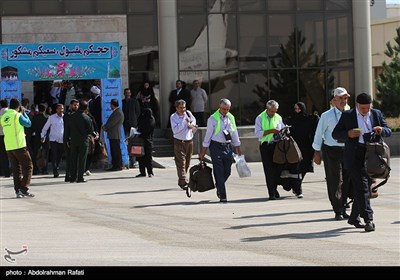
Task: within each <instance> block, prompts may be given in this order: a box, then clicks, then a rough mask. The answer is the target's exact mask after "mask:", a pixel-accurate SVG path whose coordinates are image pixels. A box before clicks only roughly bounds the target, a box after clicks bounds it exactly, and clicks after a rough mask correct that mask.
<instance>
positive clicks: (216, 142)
mask: <svg viewBox="0 0 400 280" xmlns="http://www.w3.org/2000/svg"><path fill="white" fill-rule="evenodd" d="M211 142H213V143H215V144H218V145H221V146H228V145H230V144H231V142H225V143H222V142H218V141H214V140H211Z"/></svg>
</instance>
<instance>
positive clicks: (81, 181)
mask: <svg viewBox="0 0 400 280" xmlns="http://www.w3.org/2000/svg"><path fill="white" fill-rule="evenodd" d="M76 182H77V183H86V182H87V181H86V180H84V179H79V180H78V181H76Z"/></svg>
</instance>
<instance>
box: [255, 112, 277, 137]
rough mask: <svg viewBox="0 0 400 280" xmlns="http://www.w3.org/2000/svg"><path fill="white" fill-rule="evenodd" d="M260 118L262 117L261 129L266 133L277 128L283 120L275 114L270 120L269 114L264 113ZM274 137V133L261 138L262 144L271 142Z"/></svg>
mask: <svg viewBox="0 0 400 280" xmlns="http://www.w3.org/2000/svg"><path fill="white" fill-rule="evenodd" d="M259 116H260V117H261V128H262V129H263V130H264V131H265V130H269V129H273V128H276V125H277V124H278V123H280V122H281V120H282V117H281V116H280V115H279V114H278V113H275V114H274V116H273V117H272V118H269V117H268V115H267V112H266V111H263V112H262V113H261V114H260V115H259ZM273 136H274V134H272V133H270V134H267V135H264V136H263V137H262V138H261V144H262V143H264V142H265V141H267V142H271V140H272V137H273Z"/></svg>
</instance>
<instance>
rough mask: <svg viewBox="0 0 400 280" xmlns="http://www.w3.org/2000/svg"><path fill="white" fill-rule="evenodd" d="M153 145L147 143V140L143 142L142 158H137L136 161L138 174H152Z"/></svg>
mask: <svg viewBox="0 0 400 280" xmlns="http://www.w3.org/2000/svg"><path fill="white" fill-rule="evenodd" d="M152 152H153V143H151V142H149V141H148V140H147V139H145V140H144V156H142V157H137V158H136V159H137V161H138V162H139V171H140V174H142V175H146V169H147V174H148V175H150V174H152V175H154V174H153V155H152Z"/></svg>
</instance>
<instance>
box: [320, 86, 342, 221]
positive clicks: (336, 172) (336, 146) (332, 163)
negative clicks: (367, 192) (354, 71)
mask: <svg viewBox="0 0 400 280" xmlns="http://www.w3.org/2000/svg"><path fill="white" fill-rule="evenodd" d="M349 96H350V95H349V94H348V93H347V90H346V89H345V88H343V87H338V88H335V89H334V90H333V99H332V101H331V104H332V105H333V107H332V108H331V109H329V110H328V111H326V112H324V113H322V115H321V118H320V120H319V122H318V126H317V130H316V132H315V136H314V142H313V144H312V147H313V149H314V150H315V153H314V162H315V163H316V164H318V165H320V164H321V153H322V160H323V161H324V169H325V177H326V185H327V188H328V197H329V201H330V202H331V205H332V209H333V211H334V212H335V219H336V220H338V221H339V220H343V219H348V218H349V215H348V214H346V207H345V203H346V201H347V196H348V192H349V179H348V175H347V173H346V171H345V169H344V168H343V150H344V144H343V143H339V142H338V141H336V140H335V139H333V137H332V131H333V129H334V128H335V126H336V124H337V123H338V121H339V119H340V116H341V115H342V112H343V111H344V108H345V106H346V105H347V99H348V98H349Z"/></svg>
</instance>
